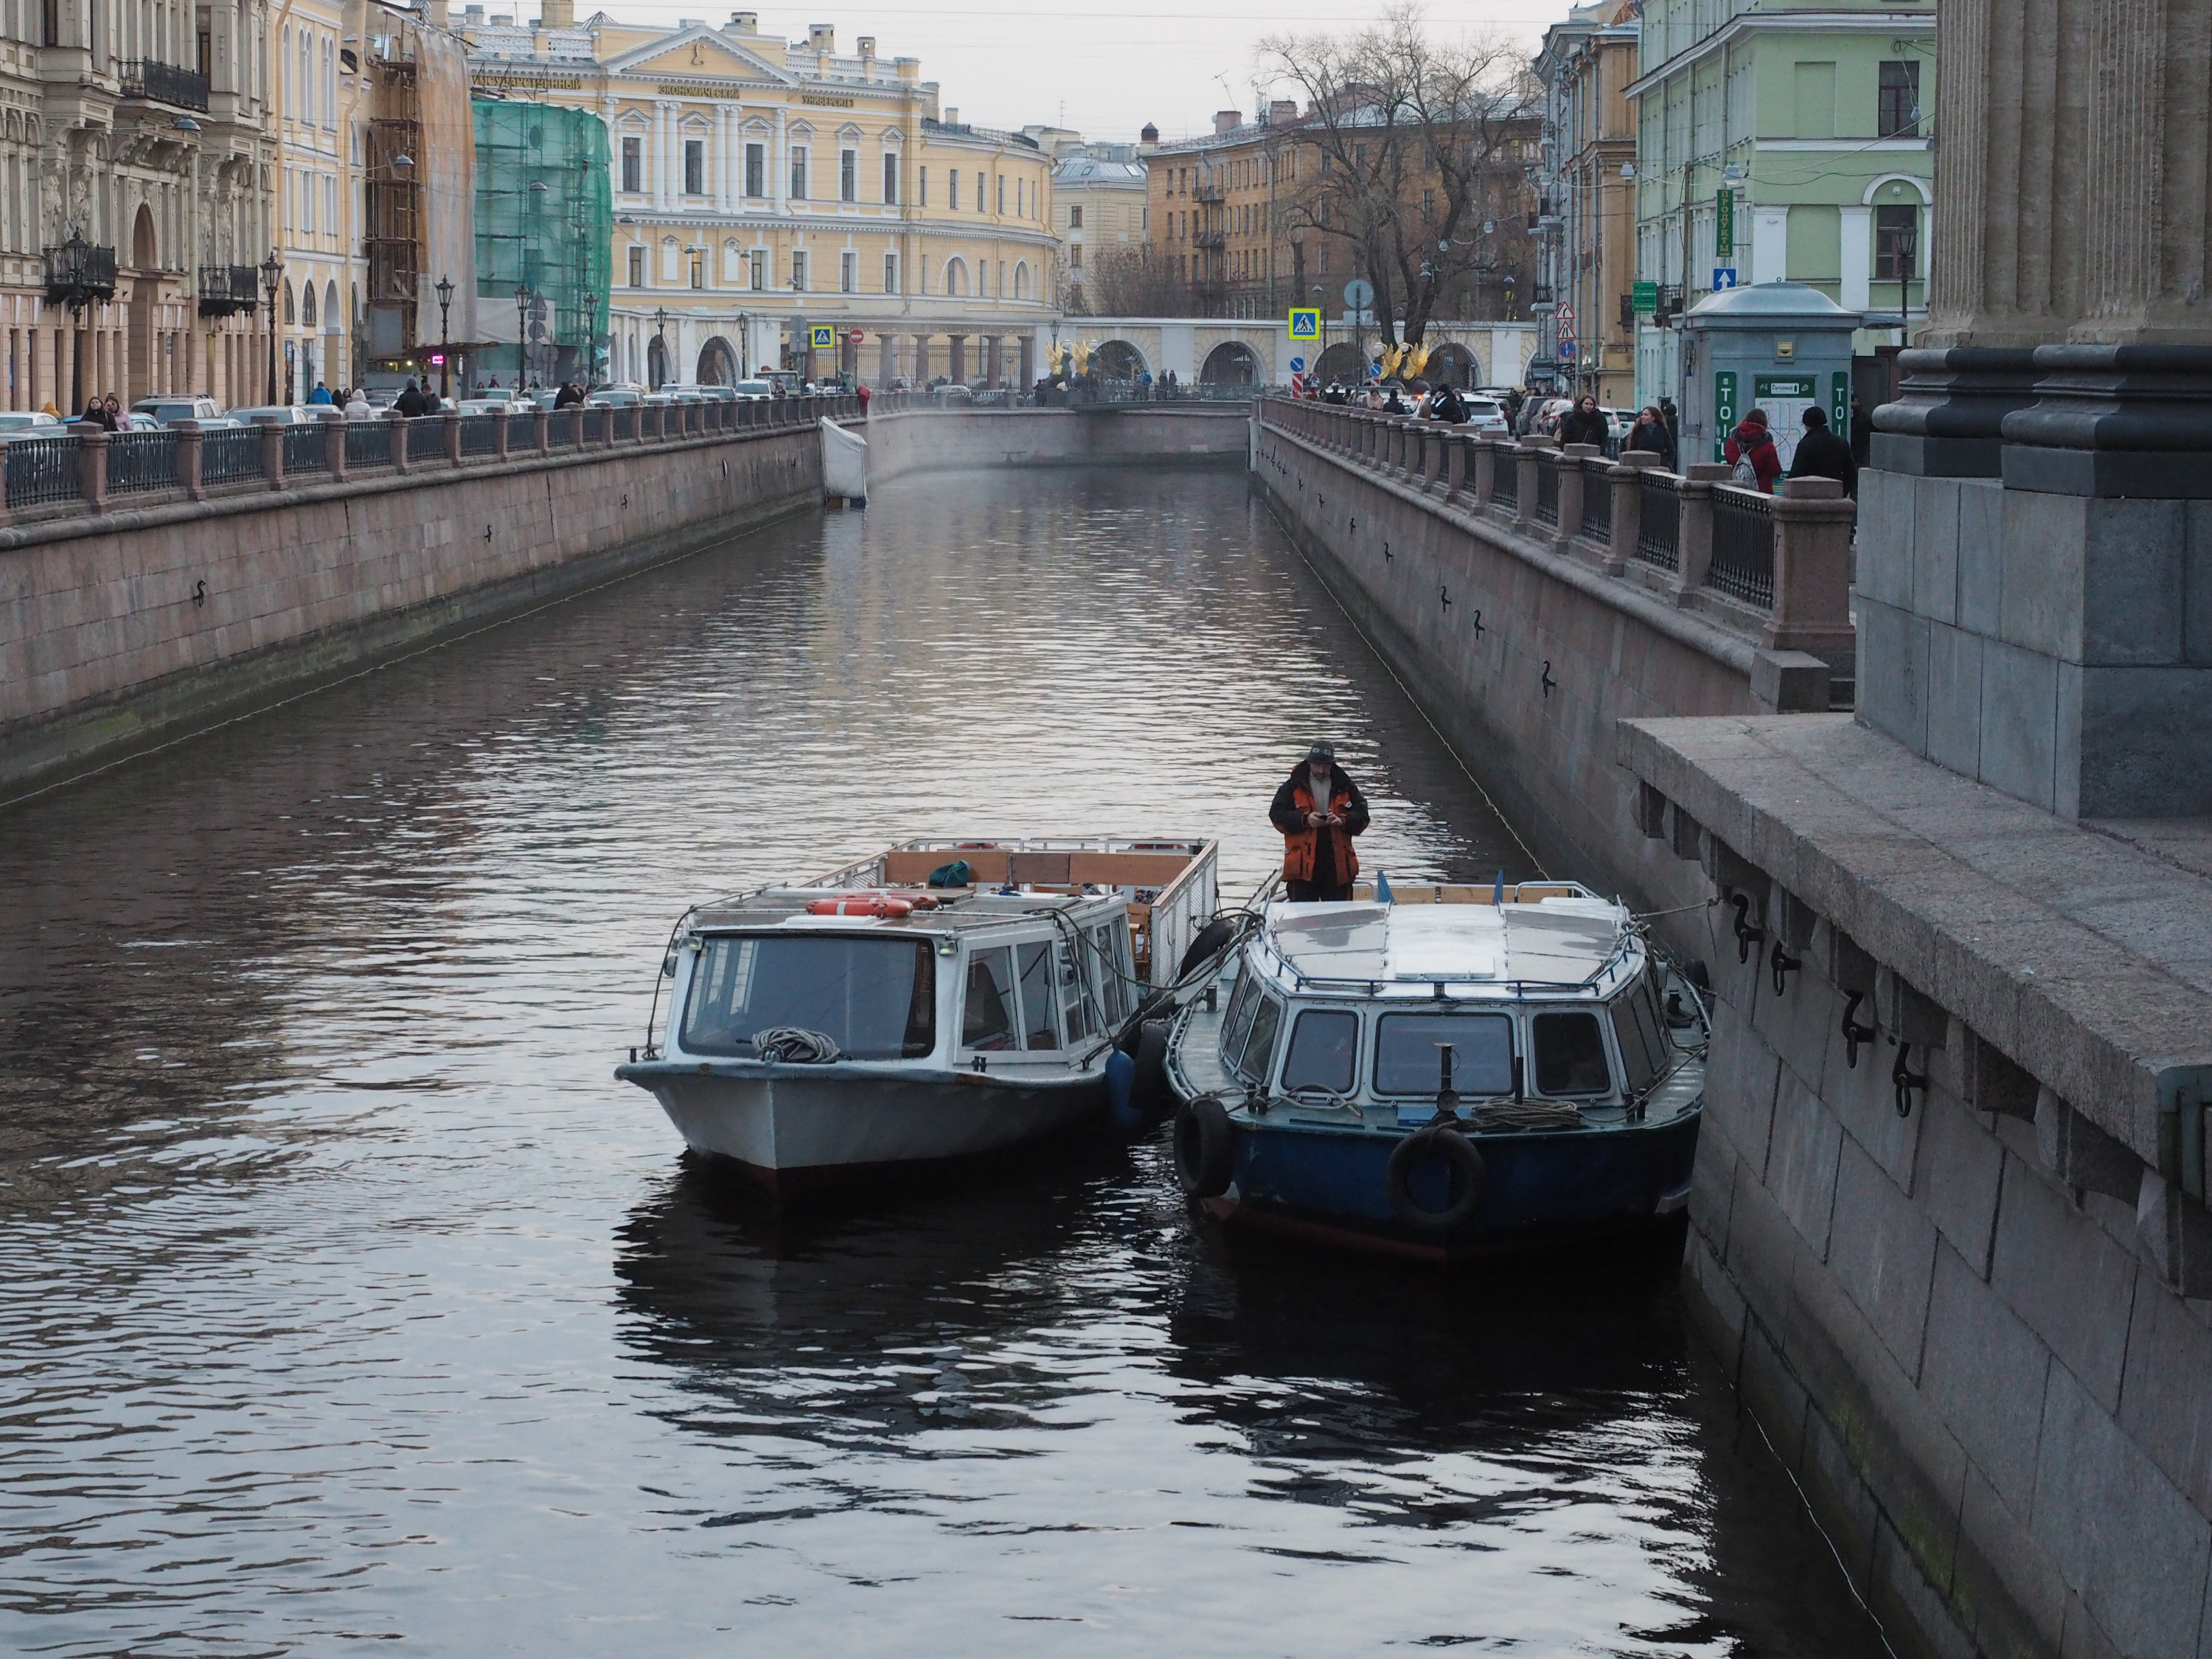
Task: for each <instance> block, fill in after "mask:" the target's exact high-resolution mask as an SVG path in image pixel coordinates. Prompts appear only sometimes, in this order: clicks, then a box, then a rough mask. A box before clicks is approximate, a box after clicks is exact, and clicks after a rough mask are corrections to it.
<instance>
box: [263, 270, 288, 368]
mask: <svg viewBox="0 0 2212 1659" xmlns="http://www.w3.org/2000/svg"><path fill="white" fill-rule="evenodd" d="M283 280H284V262H283V260H282V259H280V258H277V257H276V249H275V248H273V247H272V248H270V250H269V257H268V258H265V259H264V260H263V261H262V262H261V286H262V287H263V288H264V289H268V291H269V396H268V399H267V401H269V402H270V403H272V404H273V403H275V402H276V325H277V319H276V289H277V285H278V284H279V283H282V282H283Z"/></svg>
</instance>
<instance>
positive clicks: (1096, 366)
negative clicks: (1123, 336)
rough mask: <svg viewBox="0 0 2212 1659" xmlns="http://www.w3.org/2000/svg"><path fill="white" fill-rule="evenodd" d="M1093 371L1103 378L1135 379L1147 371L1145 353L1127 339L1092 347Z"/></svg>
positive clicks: (1108, 341)
mask: <svg viewBox="0 0 2212 1659" xmlns="http://www.w3.org/2000/svg"><path fill="white" fill-rule="evenodd" d="M1144 372H1145V354H1144V353H1143V352H1141V351H1139V350H1138V349H1137V348H1136V347H1134V346H1133V345H1131V344H1130V343H1128V342H1127V340H1107V341H1105V342H1103V343H1100V344H1098V345H1095V346H1093V347H1091V373H1092V374H1096V375H1097V377H1098V378H1099V379H1100V380H1135V379H1136V378H1137V376H1139V374H1143V373H1144Z"/></svg>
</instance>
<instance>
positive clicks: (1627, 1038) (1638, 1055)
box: [1612, 975, 1674, 1095]
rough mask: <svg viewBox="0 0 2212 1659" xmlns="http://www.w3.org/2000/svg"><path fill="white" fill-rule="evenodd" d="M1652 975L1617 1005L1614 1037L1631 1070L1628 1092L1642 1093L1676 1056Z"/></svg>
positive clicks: (1624, 1061)
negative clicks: (1661, 1012) (1652, 981)
mask: <svg viewBox="0 0 2212 1659" xmlns="http://www.w3.org/2000/svg"><path fill="white" fill-rule="evenodd" d="M1654 995H1655V993H1654V990H1653V987H1652V984H1651V981H1650V976H1649V975H1646V976H1645V977H1644V978H1643V979H1641V980H1639V981H1637V986H1636V988H1635V989H1634V990H1633V991H1632V992H1630V993H1629V994H1627V995H1626V996H1625V997H1623V998H1621V999H1620V1001H1618V1002H1616V1003H1614V1004H1613V1010H1612V1012H1613V1041H1614V1042H1617V1043H1619V1044H1620V1064H1621V1067H1622V1069H1623V1070H1625V1071H1626V1073H1628V1091H1629V1092H1630V1093H1631V1094H1639V1095H1640V1094H1642V1093H1643V1092H1644V1091H1645V1090H1646V1089H1648V1088H1650V1086H1651V1082H1652V1079H1655V1078H1656V1077H1658V1076H1660V1075H1661V1074H1662V1073H1664V1072H1665V1071H1666V1069H1667V1066H1668V1062H1669V1061H1670V1060H1672V1059H1673V1058H1674V1056H1673V1054H1672V1053H1671V1050H1672V1048H1673V1046H1674V1045H1673V1044H1672V1043H1670V1042H1668V1040H1667V1028H1666V1026H1665V1024H1663V1023H1662V1020H1661V1018H1660V1016H1659V1005H1658V1004H1657V1003H1656V1001H1655V1000H1653V998H1654Z"/></svg>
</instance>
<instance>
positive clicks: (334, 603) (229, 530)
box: [0, 419, 822, 799]
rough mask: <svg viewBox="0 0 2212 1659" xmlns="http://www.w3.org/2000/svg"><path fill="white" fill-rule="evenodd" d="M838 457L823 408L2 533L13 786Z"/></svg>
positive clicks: (416, 635) (543, 591) (557, 587)
mask: <svg viewBox="0 0 2212 1659" xmlns="http://www.w3.org/2000/svg"><path fill="white" fill-rule="evenodd" d="M516 426H517V428H518V430H519V431H526V430H527V428H526V427H525V425H524V423H522V422H517V423H516ZM519 441H520V440H518V442H519ZM821 471H822V453H821V438H820V435H819V433H818V432H817V429H816V428H815V427H814V425H813V423H812V422H811V419H810V420H808V421H807V422H805V423H804V424H796V423H794V424H792V425H789V426H787V427H784V428H781V429H774V428H770V429H764V430H763V429H755V430H738V431H732V432H721V433H709V434H706V435H697V436H693V437H690V438H680V439H674V440H669V441H659V440H655V441H648V442H644V443H641V442H639V441H636V439H635V436H632V435H625V436H623V438H620V439H617V441H615V442H614V443H613V445H612V446H611V447H587V448H585V449H582V450H570V451H567V452H562V451H559V450H556V451H555V452H554V453H550V454H546V455H537V454H524V455H520V456H514V457H511V458H509V459H485V460H483V461H480V462H471V463H470V464H469V465H465V466H457V465H449V464H447V462H446V461H445V460H444V459H442V458H439V459H433V460H430V461H428V462H427V463H426V464H421V465H419V467H418V470H416V471H409V472H407V473H404V474H397V473H392V472H389V471H386V472H384V473H382V474H381V475H379V476H372V477H357V478H355V479H352V480H350V481H348V482H345V483H335V482H331V481H329V480H328V479H327V478H326V477H323V475H319V474H310V475H307V477H309V478H311V479H313V478H319V479H321V481H320V482H307V483H302V484H301V487H299V488H296V489H294V488H287V489H277V490H270V489H266V488H262V489H246V490H243V491H241V492H240V493H234V494H230V495H222V496H216V497H213V498H210V499H208V500H204V501H190V500H170V501H163V502H161V503H160V504H158V505H151V506H138V505H133V506H131V507H129V508H128V509H126V510H119V511H111V512H107V513H100V514H91V513H76V514H75V515H73V516H70V517H66V518H57V519H49V520H45V521H43V522H39V523H33V524H29V525H25V526H17V527H15V528H10V529H6V530H0V799H5V798H6V797H8V796H11V795H15V794H17V793H21V792H22V791H23V790H24V789H26V788H31V787H38V786H39V785H40V783H41V782H42V781H52V780H54V779H57V778H62V777H66V776H68V775H71V774H72V773H73V772H76V771H78V770H82V769H83V768H84V767H86V766H88V765H91V764H96V763H100V762H103V761H106V760H108V759H112V758H113V757H116V756H118V755H125V754H128V753H130V752H131V751H132V750H133V749H134V748H143V747H144V746H146V745H148V744H152V743H155V742H157V741H160V740H161V739H163V738H167V737H171V736H174V735H177V734H179V733H180V732H189V731H191V730H195V729H197V728H199V727H202V726H205V725H207V724H209V723H210V722H212V721H214V720H220V719H222V718H225V717H227V716H228V715H230V714H236V713H239V712H241V711H244V710H246V709H250V708H254V707H257V706H260V705H264V704H266V703H267V702H270V701H272V700H273V699H274V698H276V697H277V696H281V695H283V694H285V693H287V692H289V691H292V690H297V689H298V688H300V687H301V686H302V685H307V684H313V683H315V682H316V681H318V680H320V679H326V678H331V677H334V676H337V675H340V674H343V673H345V672H349V671H353V670H356V669H357V668H359V667H361V666H362V665H364V664H367V663H369V662H373V661H374V660H375V659H378V658H379V657H380V656H384V655H386V654H389V653H392V652H393V651H396V650H398V649H400V648H403V647H412V646H416V645H419V644H420V643H422V641H426V640H428V639H431V638H434V637H435V636H437V635H440V634H441V633H444V632H447V631H449V630H452V629H456V628H461V627H465V626H469V625H472V624H477V623H483V622H484V621H487V620H489V619H491V618H494V617H499V616H501V615H504V614H508V613H512V612H513V611H519V610H523V609H526V608H528V607H530V606H532V605H538V604H542V603H544V601H546V600H547V599H551V598H554V597H556V596H557V595H559V594H562V593H564V592H574V591H575V590H577V589H579V588H580V587H585V586H590V585H591V584H592V583H594V582H599V581H603V580H607V579H609V578H610V577H612V576H615V575H617V574H621V573H623V572H624V571H629V570H634V569H636V568H641V567H642V566H644V565H647V564H650V563H653V562H655V561H657V560H662V559H667V558H672V557H675V556H678V555H681V554H684V553H687V552H690V551H692V550H696V549H698V548H701V547H704V546H707V545H708V544H712V543H714V542H715V541H719V540H720V539H722V538H726V537H728V536H730V535H732V534H733V533H736V532H739V531H742V530H744V529H746V528H748V527H750V526H754V525H757V524H760V523H763V522H765V521H766V520H769V519H772V518H775V517H777V516H779V515H781V514H783V513H791V512H794V511H798V510H800V509H803V508H805V507H810V506H812V505H814V504H816V503H817V502H818V501H820V499H821ZM122 499H124V500H125V501H129V500H131V499H132V498H128V497H125V498H122Z"/></svg>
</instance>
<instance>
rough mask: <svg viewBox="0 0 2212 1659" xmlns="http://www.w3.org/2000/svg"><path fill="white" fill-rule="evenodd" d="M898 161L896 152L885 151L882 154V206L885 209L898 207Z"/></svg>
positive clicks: (893, 150)
mask: <svg viewBox="0 0 2212 1659" xmlns="http://www.w3.org/2000/svg"><path fill="white" fill-rule="evenodd" d="M898 161H899V158H898V152H897V151H896V150H895V149H887V150H885V151H884V206H885V207H896V206H897V205H898Z"/></svg>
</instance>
